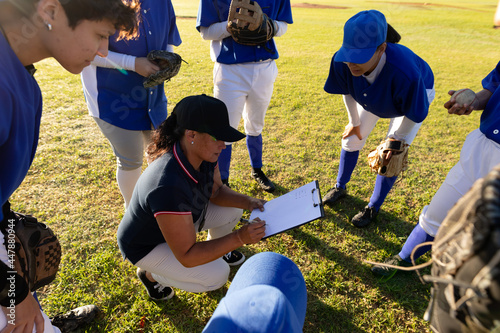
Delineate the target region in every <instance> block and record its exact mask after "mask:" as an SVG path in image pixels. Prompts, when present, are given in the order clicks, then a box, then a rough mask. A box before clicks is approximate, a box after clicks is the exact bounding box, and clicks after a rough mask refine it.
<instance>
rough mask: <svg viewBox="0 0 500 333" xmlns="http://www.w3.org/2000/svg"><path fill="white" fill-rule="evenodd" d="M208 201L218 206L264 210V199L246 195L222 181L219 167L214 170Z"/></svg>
mask: <svg viewBox="0 0 500 333" xmlns="http://www.w3.org/2000/svg"><path fill="white" fill-rule="evenodd" d="M210 201H211V202H212V203H214V204H216V205H218V206H223V207H237V208H241V209H246V210H249V211H252V210H254V209H259V210H260V211H263V210H264V204H265V203H266V200H263V199H256V198H252V197H250V196H248V195H245V194H242V193H238V192H236V191H233V190H232V189H230V188H229V187H227V186H226V185H224V184H223V183H222V180H221V177H220V172H219V168H217V169H216V170H215V175H214V187H213V190H212V197H211V198H210Z"/></svg>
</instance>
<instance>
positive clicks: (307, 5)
mask: <svg viewBox="0 0 500 333" xmlns="http://www.w3.org/2000/svg"><path fill="white" fill-rule="evenodd" d="M292 7H298V8H332V9H347V8H349V7H340V6H329V5H318V4H315V3H307V2H303V3H295V4H292Z"/></svg>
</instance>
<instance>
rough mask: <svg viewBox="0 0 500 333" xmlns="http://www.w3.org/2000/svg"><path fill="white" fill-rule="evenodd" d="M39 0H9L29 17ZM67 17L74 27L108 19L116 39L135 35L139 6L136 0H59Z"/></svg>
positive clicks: (70, 24)
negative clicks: (117, 34)
mask: <svg viewBox="0 0 500 333" xmlns="http://www.w3.org/2000/svg"><path fill="white" fill-rule="evenodd" d="M38 1H39V0H9V2H10V3H11V4H12V5H14V6H15V7H16V8H17V9H18V11H19V12H20V13H21V15H25V16H27V17H30V16H31V15H32V14H33V13H34V12H35V10H36V4H37V3H38ZM59 3H60V4H61V6H62V7H63V9H64V11H65V13H66V16H67V17H68V22H69V26H70V27H71V28H73V29H74V28H75V27H76V26H77V25H78V23H80V22H81V21H83V20H89V21H102V20H109V21H110V22H112V23H113V25H114V27H115V29H116V30H119V36H118V39H123V38H131V37H135V36H136V34H137V31H138V29H137V27H138V20H139V9H140V8H139V7H140V4H139V2H138V0H60V1H59Z"/></svg>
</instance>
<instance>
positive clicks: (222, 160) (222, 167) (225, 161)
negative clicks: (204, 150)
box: [219, 145, 233, 180]
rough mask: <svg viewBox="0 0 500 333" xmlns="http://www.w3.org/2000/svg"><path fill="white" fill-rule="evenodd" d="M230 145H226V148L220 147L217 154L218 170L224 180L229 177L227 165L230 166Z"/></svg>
mask: <svg viewBox="0 0 500 333" xmlns="http://www.w3.org/2000/svg"><path fill="white" fill-rule="evenodd" d="M232 151H233V146H232V145H226V149H222V151H221V153H220V155H219V171H220V178H221V179H223V180H225V179H228V178H229V167H230V166H231V152H232Z"/></svg>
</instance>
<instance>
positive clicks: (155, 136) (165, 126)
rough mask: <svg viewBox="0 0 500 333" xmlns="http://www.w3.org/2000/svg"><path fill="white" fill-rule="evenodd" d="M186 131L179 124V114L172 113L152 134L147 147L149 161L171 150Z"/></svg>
mask: <svg viewBox="0 0 500 333" xmlns="http://www.w3.org/2000/svg"><path fill="white" fill-rule="evenodd" d="M184 132H185V129H184V128H181V127H179V125H178V124H177V115H176V114H175V113H172V114H170V116H168V118H167V119H165V120H164V121H163V122H162V123H161V124H160V126H158V129H156V130H154V131H153V133H152V135H151V143H150V144H149V145H148V148H147V154H148V161H149V162H150V163H151V162H153V161H154V160H156V159H157V158H158V157H160V156H162V155H163V154H165V153H166V152H169V151H171V150H172V149H173V147H174V145H175V143H176V142H177V141H180V140H181V139H182V137H183V136H184Z"/></svg>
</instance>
